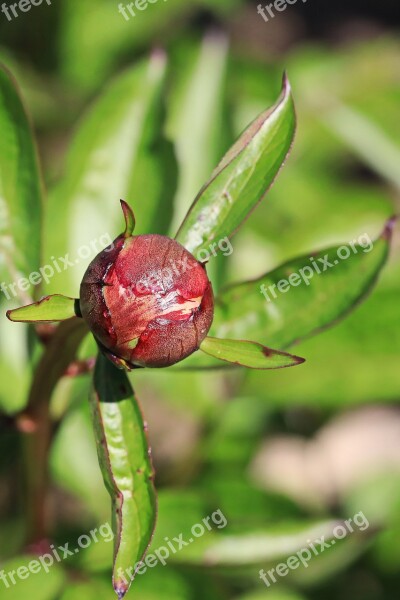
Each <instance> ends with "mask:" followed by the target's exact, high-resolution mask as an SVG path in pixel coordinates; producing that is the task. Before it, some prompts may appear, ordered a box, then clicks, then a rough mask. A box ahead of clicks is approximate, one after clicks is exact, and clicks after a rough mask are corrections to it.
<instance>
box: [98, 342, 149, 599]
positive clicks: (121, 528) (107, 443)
mask: <svg viewBox="0 0 400 600" xmlns="http://www.w3.org/2000/svg"><path fill="white" fill-rule="evenodd" d="M91 407H92V414H93V423H94V430H95V437H96V444H97V453H98V457H99V463H100V468H101V471H102V474H103V478H104V483H105V486H106V488H107V490H108V492H109V494H110V496H111V500H112V516H113V531H114V536H115V537H114V568H113V585H114V589H115V591H116V593H117V594H118V597H119V598H122V597H123V596H124V595H125V594H126V592H127V591H128V589H129V585H130V583H131V580H132V579H133V578H134V576H135V574H136V571H137V569H138V563H139V562H140V561H141V559H142V558H143V556H144V554H145V553H146V551H147V548H148V546H149V544H150V541H151V538H152V535H153V530H154V526H155V519H156V495H155V490H154V485H153V479H154V471H153V466H152V463H151V458H150V456H151V451H150V449H149V446H148V440H147V435H146V425H145V423H144V422H143V417H142V414H141V411H140V408H139V406H138V403H137V400H136V397H135V395H134V392H133V390H132V387H131V385H130V383H129V380H128V377H127V375H126V372H125V371H122V370H119V369H117V368H116V367H114V366H113V364H112V363H111V362H110V361H109V360H108V359H107V358H105V357H104V356H103V355H101V354H99V356H98V359H97V363H96V367H95V373H94V384H93V390H92V394H91ZM139 566H140V565H139Z"/></svg>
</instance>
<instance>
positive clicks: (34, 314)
mask: <svg viewBox="0 0 400 600" xmlns="http://www.w3.org/2000/svg"><path fill="white" fill-rule="evenodd" d="M75 303H76V300H75V299H74V298H68V297H67V296H61V295H60V294H55V295H54V296H46V297H45V298H42V299H41V300H39V301H38V302H35V303H34V304H28V306H21V308H15V309H13V310H8V311H7V317H8V318H9V319H10V321H15V322H18V323H51V322H55V321H65V320H66V319H70V318H71V317H75V316H76V312H75Z"/></svg>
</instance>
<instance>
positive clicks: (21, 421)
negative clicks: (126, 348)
mask: <svg viewBox="0 0 400 600" xmlns="http://www.w3.org/2000/svg"><path fill="white" fill-rule="evenodd" d="M87 333H88V329H87V327H86V325H85V323H84V321H82V320H81V319H78V318H72V319H68V320H67V321H64V322H63V323H61V324H60V325H59V326H58V327H57V330H56V332H55V333H54V336H53V337H52V338H51V340H50V341H49V343H48V345H47V347H46V349H45V351H44V353H43V355H42V357H41V359H40V361H39V364H38V365H37V368H36V372H35V375H34V378H33V382H32V386H31V390H30V394H29V400H28V405H27V408H26V410H25V411H24V412H23V413H22V414H21V415H19V417H18V427H19V430H20V431H21V433H22V434H23V445H24V459H25V460H24V464H25V468H26V473H25V481H26V485H25V490H24V493H25V496H24V497H25V498H26V508H25V514H26V519H27V525H26V527H27V543H28V544H37V543H38V542H40V541H41V540H43V539H44V538H45V537H46V536H47V533H48V531H47V524H46V521H47V519H46V512H47V511H46V501H47V490H48V453H49V449H50V444H51V437H52V429H53V428H52V422H51V417H50V400H51V396H52V394H53V391H54V388H55V387H56V385H57V383H58V381H59V380H60V379H61V377H62V376H63V375H64V374H65V372H66V370H67V369H68V366H69V365H70V363H71V362H72V361H73V360H74V359H75V357H76V354H77V351H78V348H79V346H80V343H81V341H82V340H83V338H84V337H85V335H86V334H87Z"/></svg>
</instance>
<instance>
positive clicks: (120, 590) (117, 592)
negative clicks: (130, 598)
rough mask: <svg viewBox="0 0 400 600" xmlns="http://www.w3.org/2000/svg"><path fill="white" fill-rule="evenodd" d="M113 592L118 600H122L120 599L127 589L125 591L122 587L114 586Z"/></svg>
mask: <svg viewBox="0 0 400 600" xmlns="http://www.w3.org/2000/svg"><path fill="white" fill-rule="evenodd" d="M114 590H115V593H116V594H117V596H118V600H122V598H124V596H125V594H126V592H127V591H128V588H126V589H125V588H124V587H121V586H116V587H114Z"/></svg>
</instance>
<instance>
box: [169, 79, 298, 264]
mask: <svg viewBox="0 0 400 600" xmlns="http://www.w3.org/2000/svg"><path fill="white" fill-rule="evenodd" d="M295 126H296V118H295V112H294V104H293V98H292V94H291V88H290V84H289V81H288V79H287V78H286V76H285V77H284V80H283V89H282V94H281V97H280V98H279V100H278V102H277V103H276V105H275V106H274V107H272V108H271V109H269V110H267V111H265V112H263V113H262V114H261V115H260V116H259V117H257V119H256V120H255V121H253V123H252V124H251V125H250V126H249V127H248V128H247V129H246V130H245V132H244V133H243V134H242V135H241V137H240V138H239V139H238V140H237V142H236V143H235V144H234V145H233V146H232V148H231V149H230V150H229V152H228V153H227V154H226V155H225V156H224V158H223V159H222V161H221V162H220V164H219V165H218V167H217V168H216V170H215V171H214V173H213V175H212V177H211V180H210V181H209V182H207V183H206V184H205V186H204V187H203V188H202V189H201V190H200V192H199V195H198V196H197V198H196V199H195V201H194V203H193V205H192V207H191V209H190V211H189V213H188V215H187V216H186V218H185V220H184V222H183V224H182V226H181V228H180V230H179V231H178V234H177V236H176V239H177V240H178V241H179V242H180V243H181V244H182V245H183V246H185V247H186V248H187V249H188V250H189V251H190V252H193V253H197V252H199V251H200V250H202V249H206V248H208V247H209V245H210V242H212V241H213V240H218V239H222V238H224V237H226V236H228V237H229V236H232V235H233V234H234V233H235V231H236V230H237V229H238V227H239V226H240V225H241V224H242V222H243V221H244V220H245V219H246V218H247V217H248V215H249V213H250V212H251V211H252V210H253V209H254V208H255V206H256V205H257V204H258V202H259V201H260V200H261V199H262V198H263V196H264V194H265V193H266V192H267V190H268V188H269V187H270V186H271V184H272V183H273V181H274V179H275V177H276V175H277V173H278V172H279V169H280V168H281V166H282V164H283V162H284V160H285V158H286V156H287V154H288V152H289V150H290V147H291V144H292V141H293V137H294V133H295Z"/></svg>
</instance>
